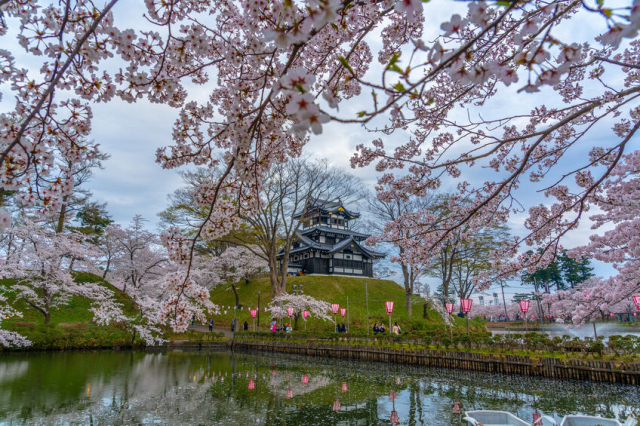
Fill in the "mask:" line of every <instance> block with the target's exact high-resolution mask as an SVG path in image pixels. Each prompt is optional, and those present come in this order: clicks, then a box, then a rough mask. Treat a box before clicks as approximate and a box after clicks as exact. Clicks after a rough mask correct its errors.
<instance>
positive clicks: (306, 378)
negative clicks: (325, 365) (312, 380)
mask: <svg viewBox="0 0 640 426" xmlns="http://www.w3.org/2000/svg"><path fill="white" fill-rule="evenodd" d="M302 384H303V385H308V384H309V376H307V375H306V374H305V375H304V376H302Z"/></svg>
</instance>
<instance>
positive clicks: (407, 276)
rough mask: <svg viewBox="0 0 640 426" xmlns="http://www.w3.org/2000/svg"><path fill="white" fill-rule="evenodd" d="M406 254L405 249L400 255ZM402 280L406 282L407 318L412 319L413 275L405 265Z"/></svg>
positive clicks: (403, 265) (401, 250)
mask: <svg viewBox="0 0 640 426" xmlns="http://www.w3.org/2000/svg"><path fill="white" fill-rule="evenodd" d="M403 253H404V250H403V249H400V254H401V255H402V254H403ZM402 278H403V280H404V292H405V296H406V310H407V316H408V317H409V319H411V296H412V295H413V273H412V271H411V270H410V269H409V266H408V265H406V264H405V263H403V264H402Z"/></svg>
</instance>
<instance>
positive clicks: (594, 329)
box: [593, 319, 598, 342]
mask: <svg viewBox="0 0 640 426" xmlns="http://www.w3.org/2000/svg"><path fill="white" fill-rule="evenodd" d="M593 335H594V336H596V342H597V341H598V332H597V331H596V320H595V319H594V320H593Z"/></svg>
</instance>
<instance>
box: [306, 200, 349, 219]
mask: <svg viewBox="0 0 640 426" xmlns="http://www.w3.org/2000/svg"><path fill="white" fill-rule="evenodd" d="M312 212H320V214H321V215H334V214H335V215H342V216H345V217H347V218H349V219H357V218H359V217H360V213H358V212H355V211H351V210H347V209H346V208H345V207H344V206H343V205H342V201H340V200H338V201H329V200H321V199H319V198H312V199H311V200H309V202H307V204H306V205H305V207H304V209H303V210H302V211H300V212H296V213H295V214H294V215H293V217H294V219H299V218H301V217H304V216H307V215H309V213H312Z"/></svg>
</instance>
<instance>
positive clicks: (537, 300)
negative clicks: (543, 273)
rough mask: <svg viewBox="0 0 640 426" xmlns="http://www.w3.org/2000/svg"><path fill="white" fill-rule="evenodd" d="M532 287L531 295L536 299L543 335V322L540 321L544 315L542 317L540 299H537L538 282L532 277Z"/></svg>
mask: <svg viewBox="0 0 640 426" xmlns="http://www.w3.org/2000/svg"><path fill="white" fill-rule="evenodd" d="M533 286H534V288H535V292H534V293H533V295H534V296H535V298H536V303H537V304H538V316H539V317H540V329H541V331H542V332H543V333H544V321H543V320H542V317H543V316H544V315H542V306H541V305H540V298H539V297H538V281H537V280H536V277H535V276H534V277H533Z"/></svg>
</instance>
